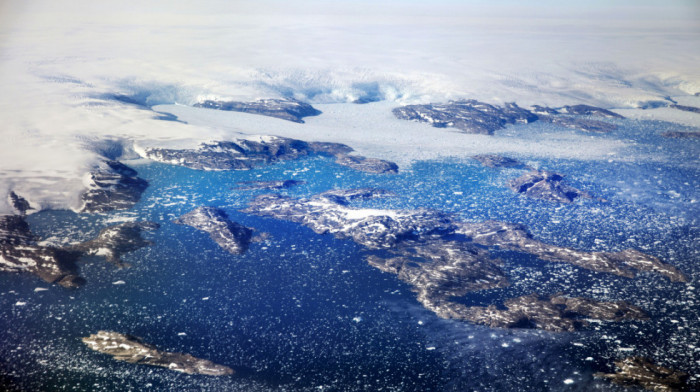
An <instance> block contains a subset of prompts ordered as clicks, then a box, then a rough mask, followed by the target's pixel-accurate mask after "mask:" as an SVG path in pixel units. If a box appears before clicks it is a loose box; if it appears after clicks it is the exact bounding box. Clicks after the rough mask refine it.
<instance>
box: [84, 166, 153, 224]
mask: <svg viewBox="0 0 700 392" xmlns="http://www.w3.org/2000/svg"><path fill="white" fill-rule="evenodd" d="M89 182H90V184H89V186H88V190H87V191H85V192H84V193H83V194H82V195H81V196H80V198H81V200H82V202H83V206H82V208H81V209H80V212H106V211H111V210H121V209H128V208H131V207H133V205H134V204H136V203H137V202H138V201H139V199H141V194H142V193H143V191H144V190H146V188H147V187H148V182H147V181H146V180H144V179H142V178H139V177H137V173H136V171H135V170H134V169H132V168H130V167H128V166H126V165H124V164H123V163H121V162H118V161H110V160H108V161H103V162H102V163H101V164H100V166H99V167H98V168H97V169H96V170H94V171H92V172H90V173H89Z"/></svg>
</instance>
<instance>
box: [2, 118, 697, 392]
mask: <svg viewBox="0 0 700 392" xmlns="http://www.w3.org/2000/svg"><path fill="white" fill-rule="evenodd" d="M618 123H619V124H620V125H621V128H620V129H619V130H618V131H615V132H614V133H611V134H608V135H591V137H594V138H610V139H611V140H624V141H626V142H628V143H629V144H630V147H629V148H628V149H627V150H625V151H624V154H618V155H614V156H612V155H611V156H610V159H608V160H566V159H541V158H537V159H535V158H531V157H527V156H520V157H516V158H519V159H521V160H522V161H524V162H526V163H528V164H530V165H532V166H535V167H538V168H542V169H547V170H552V171H557V172H560V173H563V174H566V176H567V180H568V182H569V183H570V184H572V185H573V186H575V187H578V188H581V189H584V190H587V191H589V192H590V193H592V194H593V195H595V196H596V197H599V198H603V199H605V200H606V201H604V202H601V201H597V200H582V201H578V202H576V203H574V204H571V205H559V204H552V203H548V202H545V201H539V200H533V199H527V198H524V197H520V196H518V195H517V194H515V193H513V192H512V191H510V190H509V189H507V188H506V187H505V184H506V182H507V181H508V180H509V179H511V178H515V177H517V176H519V175H520V174H522V173H523V172H524V171H523V170H516V169H491V168H486V167H482V166H481V165H480V164H479V163H478V162H476V161H473V160H469V159H463V160H457V159H449V160H434V161H422V162H416V163H414V164H413V165H412V166H411V167H410V168H402V169H403V170H402V171H401V173H400V174H399V175H396V176H386V175H373V174H366V173H360V172H355V171H352V170H350V169H347V168H344V167H340V166H338V165H335V164H334V163H333V162H332V160H331V159H328V158H323V157H309V158H305V159H301V160H297V161H287V162H281V163H278V164H274V165H270V166H265V167H260V168H257V169H254V170H250V171H235V172H202V171H195V170H190V169H186V168H181V167H174V166H169V165H164V164H158V163H148V162H143V161H134V162H128V163H129V164H130V165H131V166H132V167H134V168H135V169H137V170H138V171H139V175H140V176H141V177H143V178H145V179H147V180H148V181H149V182H150V186H149V188H148V189H147V190H146V192H145V193H144V195H143V197H142V200H141V201H140V202H139V203H138V204H137V205H136V206H135V207H134V208H133V209H131V210H128V211H120V212H114V213H109V214H75V213H73V212H69V211H44V212H40V213H37V214H34V215H31V216H30V217H29V218H28V220H29V222H30V225H31V226H32V230H33V231H34V232H35V233H37V235H39V237H41V238H42V239H46V240H47V241H50V242H55V243H67V242H74V241H83V240H87V239H90V238H92V237H94V236H95V235H96V234H97V233H98V232H99V230H100V229H101V228H104V227H106V226H109V225H111V224H115V223H118V222H121V221H126V220H152V221H155V222H158V223H159V224H161V228H160V229H159V230H157V231H154V232H147V233H144V236H145V237H147V238H148V239H149V240H151V241H153V243H154V244H153V246H150V247H147V248H143V249H140V250H138V251H136V252H133V253H130V254H127V255H125V256H124V261H126V262H128V263H130V264H131V267H130V268H125V269H118V268H115V267H114V266H113V265H111V264H109V263H106V262H104V261H103V260H102V259H100V258H87V259H84V260H83V261H82V262H81V263H80V271H81V275H82V276H84V277H85V278H86V279H87V284H86V285H85V286H84V287H82V288H80V289H78V290H66V289H63V288H61V287H57V286H52V285H48V284H46V283H44V282H42V281H40V280H38V279H37V278H35V277H33V276H29V275H21V274H0V338H1V339H0V373H2V374H3V375H4V376H3V377H5V378H6V379H11V380H13V381H15V382H16V383H18V384H20V385H21V386H22V387H23V388H25V389H27V390H41V391H63V390H71V391H115V390H119V391H129V390H131V391H144V390H153V391H160V390H180V391H548V390H554V391H572V390H580V391H588V390H601V391H608V390H618V389H619V388H617V387H615V386H612V385H611V384H609V383H607V382H604V381H601V380H599V379H596V378H594V377H593V373H595V372H597V371H611V370H612V369H613V365H612V362H613V361H614V360H615V359H618V358H622V357H626V356H630V355H642V356H646V357H649V358H651V359H653V360H654V361H656V362H657V363H659V364H662V365H665V366H668V367H672V368H675V369H678V370H683V371H685V372H688V373H690V374H691V375H692V377H691V383H692V385H695V386H697V385H699V384H698V383H699V382H700V302H699V301H700V299H699V298H698V290H700V288H698V289H696V286H698V279H699V277H700V266H698V260H699V259H700V258H699V257H698V256H699V254H698V253H700V246H699V245H700V244H699V242H700V236H699V234H700V233H699V232H700V222H699V221H700V207H698V200H700V162H698V156H700V143H698V142H697V141H694V140H676V139H664V138H662V137H660V136H659V134H660V133H661V132H663V131H667V130H675V129H678V128H679V126H675V125H670V124H668V123H660V122H640V121H632V120H620V121H618ZM559 132H573V131H568V130H567V131H562V130H561V129H556V128H553V127H551V126H547V125H538V126H516V127H511V128H508V129H506V130H504V131H503V134H504V135H505V136H508V135H509V134H512V135H513V136H514V137H515V136H517V137H519V138H532V140H537V139H538V138H540V139H541V138H547V137H556V135H557V133H559ZM465 155H468V154H465ZM284 179H295V180H303V181H305V182H306V183H305V184H303V185H300V186H297V187H294V188H291V189H287V190H283V191H281V192H282V193H284V194H288V195H290V196H294V197H306V196H310V195H312V194H315V193H318V192H322V191H325V190H328V189H332V188H352V187H366V186H375V187H381V188H384V189H388V190H391V191H394V192H396V193H397V195H398V197H395V198H388V199H380V200H371V201H366V202H359V203H357V205H358V206H372V207H379V208H399V209H411V208H417V207H429V208H435V209H439V210H443V211H448V212H452V213H454V214H456V215H458V216H459V217H461V218H462V219H464V220H469V221H483V220H486V219H497V220H502V221H507V222H516V223H523V224H525V225H527V226H528V227H529V229H530V231H531V232H532V234H533V235H534V236H535V237H536V238H538V239H540V240H543V241H545V242H550V243H554V244H557V245H562V246H569V247H574V248H577V249H583V250H587V251H619V250H623V249H626V248H636V249H639V250H641V251H644V252H646V253H649V254H652V255H654V256H658V257H660V258H661V259H662V260H664V261H665V262H667V263H670V264H673V265H675V266H677V267H678V268H680V269H681V270H683V271H684V272H685V273H686V274H687V275H688V276H689V278H690V283H688V284H683V283H671V282H669V281H668V280H666V279H665V278H662V277H660V276H657V275H654V274H640V276H639V277H637V278H636V279H627V278H621V277H617V276H614V275H609V274H602V273H595V272H592V271H588V270H584V269H580V268H576V267H573V266H570V265H567V264H554V263H546V262H543V261H539V260H538V259H536V258H534V257H532V256H526V255H521V254H518V253H515V252H494V253H495V255H496V256H498V257H500V258H501V259H502V260H503V262H504V265H503V269H504V271H505V272H506V274H507V275H508V276H509V278H510V280H511V283H512V284H511V286H510V287H507V288H503V289H496V290H486V291H483V292H477V293H472V294H469V295H467V296H466V297H465V298H458V299H456V300H458V301H462V302H465V303H468V304H476V305H487V304H498V303H501V302H502V301H503V300H505V299H508V298H512V297H515V296H519V295H524V294H529V293H532V292H538V293H541V294H553V293H557V292H563V293H564V294H567V295H571V296H584V297H589V298H594V299H599V300H610V301H613V300H628V301H630V302H632V303H634V304H636V305H639V306H641V307H642V308H644V309H645V310H646V311H647V312H648V313H649V315H650V317H651V319H650V320H649V321H635V322H626V323H591V325H590V326H589V327H587V328H585V329H584V330H582V331H580V332H576V333H558V334H557V333H550V332H544V331H537V330H502V329H490V328H486V327H483V326H476V325H472V324H470V323H466V322H461V321H454V320H442V319H439V318H437V317H436V316H435V315H434V314H432V313H431V312H429V311H426V310H425V309H423V308H422V307H421V305H420V304H419V303H418V302H417V301H416V300H415V298H414V294H413V293H412V292H411V291H410V287H409V286H408V285H406V284H403V283H401V282H400V281H398V279H397V278H396V277H395V276H394V275H390V274H385V273H382V272H380V271H379V270H376V269H374V268H372V267H370V266H369V265H368V264H367V263H366V262H365V261H364V260H363V256H364V254H365V251H364V250H363V248H362V247H361V246H359V245H357V244H354V243H353V242H351V241H349V240H338V239H335V238H333V237H331V236H328V235H317V234H315V233H313V232H312V231H311V230H309V229H307V228H305V227H302V226H300V225H297V224H293V223H289V222H282V221H277V220H273V219H267V218H259V217H255V216H250V215H246V214H243V213H241V212H239V210H240V209H242V208H244V207H245V205H246V203H247V201H248V200H250V199H251V198H252V197H253V196H255V195H257V194H260V193H264V192H267V191H250V190H248V191H246V190H238V189H235V188H236V186H237V183H238V182H242V181H253V180H284ZM204 205H208V206H216V207H220V208H223V209H224V210H226V212H227V213H228V214H229V217H230V218H231V219H232V220H234V221H237V222H239V223H241V224H243V225H246V226H249V227H253V228H255V230H256V231H257V232H260V233H269V234H270V236H269V238H268V239H266V240H265V241H263V242H258V243H253V244H251V246H250V249H249V251H248V252H247V253H245V254H243V255H231V254H228V253H226V252H225V251H223V250H222V249H221V248H219V247H218V245H216V244H215V243H214V242H213V241H211V240H210V239H209V237H208V235H207V234H205V233H202V232H199V231H197V230H195V229H193V228H191V227H188V226H181V225H176V224H174V223H172V222H171V221H172V220H173V219H174V218H176V217H178V216H180V215H182V214H184V213H187V212H189V211H190V210H192V209H194V208H195V207H198V206H204ZM119 281H123V282H124V283H123V284H115V282H119ZM36 288H46V289H47V290H45V291H35V289H36ZM22 303H24V304H23V305H21V304H22ZM98 330H113V331H117V332H122V333H129V334H132V335H136V336H140V337H142V338H144V340H145V341H147V342H149V343H152V344H154V345H156V346H158V347H159V348H161V349H163V350H167V351H176V352H186V353H191V354H192V355H194V356H197V357H201V358H206V359H210V360H212V361H214V362H216V363H220V364H224V365H227V366H231V367H233V368H234V369H235V370H236V372H237V373H236V375H234V376H231V377H209V376H201V375H185V374H179V373H175V372H172V371H169V370H167V369H163V368H156V367H150V366H138V365H133V364H128V363H123V362H118V361H115V360H113V359H112V358H111V357H109V356H107V355H104V354H100V353H97V352H93V351H91V350H89V349H88V348H87V347H86V346H85V345H84V344H83V343H82V342H81V340H80V337H83V336H87V335H89V334H91V333H95V332H96V331H98ZM619 390H622V389H619Z"/></svg>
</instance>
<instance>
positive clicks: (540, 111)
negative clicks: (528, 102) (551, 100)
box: [530, 105, 561, 116]
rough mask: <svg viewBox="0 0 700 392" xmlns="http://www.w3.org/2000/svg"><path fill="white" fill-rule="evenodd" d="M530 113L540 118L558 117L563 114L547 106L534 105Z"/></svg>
mask: <svg viewBox="0 0 700 392" xmlns="http://www.w3.org/2000/svg"><path fill="white" fill-rule="evenodd" d="M530 109H531V110H530V111H531V112H533V113H535V114H536V115H538V116H541V115H545V116H552V115H557V114H561V113H559V111H558V110H557V109H554V108H550V107H547V106H540V105H532V106H530Z"/></svg>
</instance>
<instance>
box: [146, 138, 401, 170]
mask: <svg viewBox="0 0 700 392" xmlns="http://www.w3.org/2000/svg"><path fill="white" fill-rule="evenodd" d="M351 151H353V150H352V148H350V147H348V146H346V145H344V144H338V143H320V142H311V143H307V142H304V141H301V140H296V139H289V138H283V137H276V136H261V137H259V138H258V139H257V140H252V139H239V140H236V141H217V142H212V143H202V144H200V145H199V147H197V148H195V149H167V148H147V149H146V150H145V157H146V158H148V159H151V160H154V161H158V162H163V163H169V164H172V165H179V166H184V167H188V168H190V169H196V170H250V169H252V168H254V167H257V166H260V165H265V164H270V163H274V162H277V161H284V160H290V159H298V158H301V157H305V156H309V155H312V154H322V155H330V156H333V157H335V158H336V163H338V164H340V165H344V166H348V167H350V168H352V169H355V170H360V171H365V172H370V173H396V172H397V170H398V167H397V166H396V164H394V163H392V162H388V161H383V160H380V159H374V158H365V157H361V156H356V155H348V153H349V152H351Z"/></svg>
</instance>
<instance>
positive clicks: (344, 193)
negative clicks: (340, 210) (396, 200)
mask: <svg viewBox="0 0 700 392" xmlns="http://www.w3.org/2000/svg"><path fill="white" fill-rule="evenodd" d="M318 197H322V198H325V199H328V200H330V201H332V202H334V203H337V204H343V205H348V204H350V202H351V201H354V200H370V199H382V198H387V197H396V193H394V192H390V191H387V190H384V189H379V188H353V189H331V190H330V191H325V192H322V193H319V194H318Z"/></svg>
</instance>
